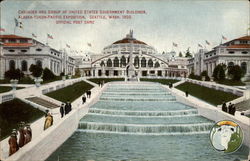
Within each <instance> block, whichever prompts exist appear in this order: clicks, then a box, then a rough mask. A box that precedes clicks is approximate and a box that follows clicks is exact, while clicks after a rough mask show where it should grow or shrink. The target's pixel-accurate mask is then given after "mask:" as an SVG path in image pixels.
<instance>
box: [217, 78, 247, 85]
mask: <svg viewBox="0 0 250 161" xmlns="http://www.w3.org/2000/svg"><path fill="white" fill-rule="evenodd" d="M216 83H219V84H224V85H228V86H245V84H244V83H243V82H241V81H233V80H228V79H225V80H223V81H217V82H216Z"/></svg>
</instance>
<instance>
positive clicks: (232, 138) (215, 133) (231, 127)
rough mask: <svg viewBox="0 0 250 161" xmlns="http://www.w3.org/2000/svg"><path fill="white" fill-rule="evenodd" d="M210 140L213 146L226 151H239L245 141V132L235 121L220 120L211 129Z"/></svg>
mask: <svg viewBox="0 0 250 161" xmlns="http://www.w3.org/2000/svg"><path fill="white" fill-rule="evenodd" d="M210 140H211V144H212V145H213V147H214V148H215V149H216V150H218V151H222V152H224V153H232V152H235V151H237V150H238V149H239V148H240V146H241V145H242V142H243V132H242V130H241V128H240V126H239V125H238V124H236V123H235V122H233V121H226V120H224V121H219V122H217V123H216V124H214V126H213V128H212V129H211V131H210Z"/></svg>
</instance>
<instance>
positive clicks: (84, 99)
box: [82, 93, 86, 104]
mask: <svg viewBox="0 0 250 161" xmlns="http://www.w3.org/2000/svg"><path fill="white" fill-rule="evenodd" d="M85 102H86V96H85V93H84V94H83V96H82V104H84V103H85Z"/></svg>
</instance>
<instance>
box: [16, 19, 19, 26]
mask: <svg viewBox="0 0 250 161" xmlns="http://www.w3.org/2000/svg"><path fill="white" fill-rule="evenodd" d="M15 24H16V27H18V26H19V22H18V20H17V19H16V18H15Z"/></svg>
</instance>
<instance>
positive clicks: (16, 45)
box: [3, 43, 33, 47]
mask: <svg viewBox="0 0 250 161" xmlns="http://www.w3.org/2000/svg"><path fill="white" fill-rule="evenodd" d="M32 45H33V44H32V43H4V45H3V46H10V47H30V46H32Z"/></svg>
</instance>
